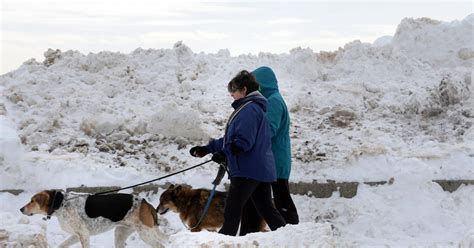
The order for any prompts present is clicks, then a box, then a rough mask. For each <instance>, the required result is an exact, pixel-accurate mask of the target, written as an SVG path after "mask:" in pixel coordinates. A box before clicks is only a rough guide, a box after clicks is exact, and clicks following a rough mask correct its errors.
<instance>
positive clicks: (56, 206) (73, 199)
mask: <svg viewBox="0 0 474 248" xmlns="http://www.w3.org/2000/svg"><path fill="white" fill-rule="evenodd" d="M20 211H21V212H22V213H23V214H25V215H29V216H31V215H34V214H43V215H47V216H48V217H49V216H56V217H57V218H58V221H59V224H60V226H61V228H62V229H63V230H64V231H66V232H68V233H70V234H71V236H70V237H69V238H68V239H67V240H65V241H64V242H63V243H62V244H61V245H60V246H59V247H68V246H70V245H72V244H75V243H77V242H81V245H82V247H84V248H88V247H90V236H91V235H96V234H100V233H103V232H106V231H108V230H111V229H113V228H115V247H125V241H126V240H127V238H128V236H130V234H132V233H133V232H135V231H136V232H137V233H138V235H139V236H140V238H141V239H142V240H143V241H144V242H145V243H147V244H149V245H151V246H152V247H163V243H164V242H167V239H168V237H167V235H165V234H164V233H162V232H161V231H160V230H159V228H158V217H157V215H156V211H155V209H154V208H153V206H152V205H150V204H149V203H148V202H147V201H146V200H145V199H142V198H140V197H137V196H133V195H131V194H118V193H117V194H106V195H71V194H69V193H68V194H66V193H64V192H62V191H56V190H46V191H41V192H39V193H37V194H35V195H34V196H33V197H32V198H31V201H30V202H29V203H28V204H26V205H25V206H24V207H22V208H21V209H20Z"/></svg>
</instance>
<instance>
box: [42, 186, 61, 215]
mask: <svg viewBox="0 0 474 248" xmlns="http://www.w3.org/2000/svg"><path fill="white" fill-rule="evenodd" d="M63 200H64V194H63V193H61V192H60V191H54V196H53V200H52V201H51V203H50V204H49V206H48V215H47V216H46V217H45V218H44V220H49V219H51V215H53V213H54V211H56V210H58V209H59V208H60V207H61V204H62V203H63Z"/></svg>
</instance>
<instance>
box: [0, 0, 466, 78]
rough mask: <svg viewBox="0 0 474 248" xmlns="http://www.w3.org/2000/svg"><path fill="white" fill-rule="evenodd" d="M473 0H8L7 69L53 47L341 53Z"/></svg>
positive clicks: (442, 16) (448, 14)
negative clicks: (403, 23)
mask: <svg viewBox="0 0 474 248" xmlns="http://www.w3.org/2000/svg"><path fill="white" fill-rule="evenodd" d="M473 12H474V11H473V3H472V1H464V2H460V1H456V2H455V1H420V0H418V1H415V2H414V1H409V0H405V1H395V2H394V1H392V2H380V1H363V2H362V1H350V0H346V1H311V2H310V1H303V2H301V1H300V2H290V1H278V2H275V1H246V2H244V1H222V0H221V1H213V2H202V1H199V2H197V1H186V2H182V1H177V0H174V1H169V0H160V1H158V0H133V1H130V0H129V1H119V0H80V1H79V0H67V1H66V0H30V1H26V0H1V23H0V25H1V33H0V34H1V37H0V39H1V47H0V49H1V71H0V74H3V73H6V72H8V71H10V70H13V69H16V68H18V66H20V65H21V63H22V62H24V61H26V60H28V59H30V58H36V59H37V60H38V61H40V62H41V61H43V60H44V57H43V52H44V51H46V50H47V49H48V48H53V49H56V48H58V49H61V50H62V51H67V50H70V49H72V50H78V51H80V52H82V53H84V54H87V53H89V52H99V51H104V50H107V51H120V52H123V53H129V52H131V51H133V50H135V49H136V48H138V47H141V48H144V49H148V48H155V49H159V48H172V46H173V44H174V43H175V42H177V41H180V40H182V41H183V42H184V44H186V45H187V46H189V47H190V48H191V49H192V50H193V51H194V52H201V51H202V52H206V53H216V52H217V51H218V50H220V49H225V48H227V49H229V51H230V53H231V55H232V56H235V55H239V54H247V53H253V54H257V53H258V52H260V51H263V52H272V53H288V52H289V50H291V49H292V48H295V47H304V48H306V47H309V48H311V49H313V51H315V52H319V51H320V50H326V51H328V50H335V49H337V48H338V47H340V46H343V45H344V44H345V43H347V42H350V41H353V40H361V41H363V42H373V41H374V40H375V39H376V38H378V37H380V36H384V35H393V34H394V33H395V31H396V27H397V25H398V24H399V23H400V21H401V20H402V19H403V18H404V17H415V18H418V17H430V18H433V19H438V20H442V21H452V20H456V19H457V20H462V19H463V18H464V17H466V16H467V15H468V14H470V13H473Z"/></svg>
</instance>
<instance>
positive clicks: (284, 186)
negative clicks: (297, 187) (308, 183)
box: [240, 179, 299, 236]
mask: <svg viewBox="0 0 474 248" xmlns="http://www.w3.org/2000/svg"><path fill="white" fill-rule="evenodd" d="M272 189H273V197H274V198H273V200H274V201H275V206H276V209H277V210H278V212H280V214H281V216H283V218H284V219H285V221H286V223H288V224H294V225H295V224H298V223H299V218H298V212H297V210H296V206H295V204H294V203H293V200H292V199H291V195H290V188H289V186H288V180H287V179H278V180H277V181H276V182H274V183H272ZM261 219H262V217H261V216H260V215H259V214H258V212H257V210H256V209H255V206H254V205H253V204H252V202H247V204H245V206H244V209H243V211H242V222H241V224H240V235H241V236H244V235H246V234H247V233H253V232H258V231H260V230H259V228H260V222H261Z"/></svg>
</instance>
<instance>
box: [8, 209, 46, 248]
mask: <svg viewBox="0 0 474 248" xmlns="http://www.w3.org/2000/svg"><path fill="white" fill-rule="evenodd" d="M0 219H1V220H2V227H0V244H1V245H2V247H38V248H46V247H48V242H47V239H46V225H45V223H43V225H31V223H30V221H29V220H28V218H27V217H26V216H25V217H22V218H20V219H19V221H18V216H16V215H13V214H11V213H0Z"/></svg>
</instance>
